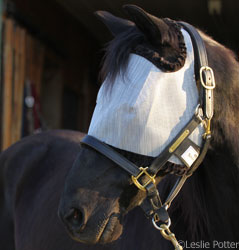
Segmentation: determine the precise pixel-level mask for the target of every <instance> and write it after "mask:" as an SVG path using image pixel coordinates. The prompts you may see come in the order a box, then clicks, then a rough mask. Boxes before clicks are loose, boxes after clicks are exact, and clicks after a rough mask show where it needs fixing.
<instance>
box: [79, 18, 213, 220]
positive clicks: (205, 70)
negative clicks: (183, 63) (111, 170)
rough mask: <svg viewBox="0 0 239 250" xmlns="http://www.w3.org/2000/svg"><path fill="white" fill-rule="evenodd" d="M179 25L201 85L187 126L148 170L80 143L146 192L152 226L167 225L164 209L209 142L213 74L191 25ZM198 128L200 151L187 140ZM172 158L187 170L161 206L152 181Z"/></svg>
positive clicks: (90, 140)
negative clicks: (187, 38) (187, 37)
mask: <svg viewBox="0 0 239 250" xmlns="http://www.w3.org/2000/svg"><path fill="white" fill-rule="evenodd" d="M179 24H180V25H181V26H182V27H183V28H184V29H185V30H187V31H188V33H189V35H190V37H191V40H192V43H193V48H194V57H195V62H196V63H195V74H196V80H197V82H199V85H200V91H199V98H200V100H199V103H200V104H199V106H198V108H197V110H196V112H195V114H194V116H193V117H192V119H191V120H190V121H189V122H188V124H187V125H186V126H185V127H184V128H183V129H182V131H181V132H180V133H179V134H178V135H177V136H176V138H175V139H174V140H173V141H172V142H171V143H170V145H169V146H168V147H166V149H165V150H164V151H163V152H162V153H161V154H160V155H159V156H158V157H156V159H155V160H154V161H153V163H152V164H151V165H150V166H149V167H147V168H142V167H138V166H136V165H135V164H133V163H132V162H130V161H129V160H127V159H126V158H125V157H123V156H122V155H120V154H119V153H117V152H116V151H114V150H113V149H112V148H110V147H109V146H108V145H107V144H105V143H104V142H102V141H99V140H98V139H96V138H94V137H92V136H89V135H86V136H85V137H84V138H83V140H82V141H81V143H82V144H85V145H88V146H90V147H91V148H93V149H95V150H96V151H98V152H100V153H101V154H103V155H105V156H106V157H108V158H109V159H110V160H112V161H113V162H115V163H116V164H117V165H118V166H120V167H121V168H123V169H124V170H125V171H127V172H128V173H129V174H130V175H131V178H132V181H133V182H134V184H135V185H136V186H137V187H138V188H139V189H140V190H143V191H146V192H147V198H146V199H145V201H144V202H143V204H142V205H141V207H142V208H143V210H144V212H145V214H146V215H147V216H149V217H153V220H154V222H155V220H157V221H158V220H160V221H163V222H167V221H168V220H169V216H168V213H167V208H168V207H169V206H170V204H171V202H172V201H173V199H174V198H175V197H176V195H177V194H178V192H179V191H180V189H181V188H182V186H183V184H184V183H185V181H186V179H187V178H188V177H189V176H191V175H192V174H193V172H194V171H195V170H196V169H197V168H198V166H199V165H200V164H201V163H202V161H203V159H204V157H205V155H206V152H207V150H208V147H209V143H210V139H211V131H210V121H211V118H212V116H213V88H214V87H215V82H214V76H213V71H212V69H211V68H209V67H208V60H207V53H206V48H205V45H204V42H203V39H202V38H201V36H200V34H199V33H198V31H197V30H196V29H195V28H194V27H193V26H191V25H190V24H187V23H184V22H179ZM200 124H203V125H204V127H205V134H204V136H203V146H202V149H201V150H200V148H199V147H198V146H197V145H196V144H195V143H193V142H192V141H191V140H190V139H189V135H190V134H191V133H192V132H193V131H194V130H195V129H196V128H197V127H198V126H199V125H200ZM188 150H191V151H190V152H193V153H194V156H193V159H192V160H188V157H187V154H186V157H185V153H187V151H188ZM172 155H176V156H177V157H178V158H179V159H180V160H181V161H182V162H183V163H184V164H185V165H186V166H187V167H188V170H187V172H186V173H185V174H184V175H183V176H182V177H179V179H178V180H177V182H176V184H175V185H174V187H173V188H172V190H171V192H170V194H169V196H168V198H167V199H166V201H165V202H164V204H162V202H161V200H160V197H159V193H158V190H157V188H156V185H155V177H156V175H157V174H158V173H159V172H160V170H161V169H162V167H163V166H164V165H165V163H166V162H167V161H168V159H169V158H170V157H171V156H172Z"/></svg>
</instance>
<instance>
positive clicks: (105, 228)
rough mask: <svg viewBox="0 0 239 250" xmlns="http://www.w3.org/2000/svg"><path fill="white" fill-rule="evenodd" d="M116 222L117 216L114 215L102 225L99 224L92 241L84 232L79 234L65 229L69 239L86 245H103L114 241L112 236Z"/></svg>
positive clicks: (70, 229) (71, 229)
mask: <svg viewBox="0 0 239 250" xmlns="http://www.w3.org/2000/svg"><path fill="white" fill-rule="evenodd" d="M117 220H118V216H116V215H115V214H113V215H111V216H110V217H108V218H107V219H105V220H104V221H103V223H102V224H103V225H102V224H101V225H102V226H101V230H99V232H98V234H97V235H96V237H94V238H93V239H92V238H91V239H90V238H88V235H87V234H86V233H85V232H84V230H83V231H81V232H80V231H75V230H74V229H73V228H70V227H67V231H68V233H69V235H70V237H71V238H72V239H73V240H75V241H79V242H81V243H86V244H96V243H101V244H105V243H109V242H111V241H113V240H114V237H113V235H114V230H115V228H116V225H117ZM86 226H87V225H86Z"/></svg>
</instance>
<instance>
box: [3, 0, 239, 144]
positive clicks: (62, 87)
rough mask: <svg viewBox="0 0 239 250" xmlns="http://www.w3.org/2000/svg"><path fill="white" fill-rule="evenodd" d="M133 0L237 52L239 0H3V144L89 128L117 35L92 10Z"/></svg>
mask: <svg viewBox="0 0 239 250" xmlns="http://www.w3.org/2000/svg"><path fill="white" fill-rule="evenodd" d="M127 3H130V4H136V5H138V6H140V7H142V8H143V9H145V10H146V11H148V12H150V13H151V14H153V15H156V16H158V17H169V18H172V19H175V20H184V21H187V22H189V23H191V24H193V25H194V26H196V27H199V28H200V29H202V30H203V31H205V32H206V33H207V34H209V35H211V36H212V37H213V38H214V39H216V40H217V41H219V42H220V43H223V44H225V45H226V46H227V47H229V48H231V49H233V50H234V51H235V53H236V54H237V55H238V52H239V33H238V29H237V26H238V23H239V1H238V0H157V1H156V0H147V1H143V0H128V1H125V0H100V1H99V0H98V1H97V0H34V1H33V0H0V13H1V15H0V36H1V39H0V46H1V50H0V52H1V57H0V58H1V59H0V76H1V82H0V144H1V149H5V148H7V147H8V146H9V145H11V144H12V143H14V142H16V141H17V140H19V139H20V138H22V137H23V136H26V135H29V134H32V133H37V132H41V131H44V130H46V129H73V130H79V131H83V132H87V129H88V126H89V123H90V119H91V115H92V112H93V110H94V106H95V99H96V95H97V91H98V89H99V87H100V81H99V80H98V72H99V69H100V62H101V60H102V56H103V54H104V52H103V48H104V46H105V44H106V43H107V42H108V41H109V40H110V39H111V38H112V37H111V35H110V34H109V32H108V31H107V29H106V28H105V26H104V25H103V24H102V23H101V22H100V21H99V20H98V19H97V18H96V17H95V16H94V12H95V11H96V10H107V11H110V12H111V13H113V14H115V15H118V16H121V17H124V16H125V15H124V13H123V11H122V8H121V7H122V5H124V4H127Z"/></svg>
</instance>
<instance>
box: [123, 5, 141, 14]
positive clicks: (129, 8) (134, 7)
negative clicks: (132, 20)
mask: <svg viewBox="0 0 239 250" xmlns="http://www.w3.org/2000/svg"><path fill="white" fill-rule="evenodd" d="M122 8H123V9H124V10H126V11H140V12H142V11H143V9H142V8H140V7H139V6H137V5H134V4H124V5H123V7H122Z"/></svg>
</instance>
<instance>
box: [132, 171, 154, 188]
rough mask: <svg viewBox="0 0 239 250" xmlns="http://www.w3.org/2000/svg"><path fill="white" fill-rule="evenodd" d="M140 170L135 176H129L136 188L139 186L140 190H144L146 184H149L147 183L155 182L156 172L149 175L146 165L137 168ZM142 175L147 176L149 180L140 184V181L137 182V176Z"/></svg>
mask: <svg viewBox="0 0 239 250" xmlns="http://www.w3.org/2000/svg"><path fill="white" fill-rule="evenodd" d="M139 169H140V170H141V172H140V173H139V174H138V175H137V176H133V175H132V176H131V179H132V181H133V183H134V184H135V186H136V187H137V188H139V189H140V190H142V191H146V186H147V185H148V184H149V183H151V182H152V183H155V182H156V181H155V176H156V174H155V175H153V176H151V175H150V174H149V173H148V172H147V169H148V167H145V168H143V167H140V168H139ZM143 175H146V176H147V177H148V178H149V180H148V181H147V182H146V183H144V184H142V183H140V182H139V180H138V179H139V178H140V177H141V176H143Z"/></svg>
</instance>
